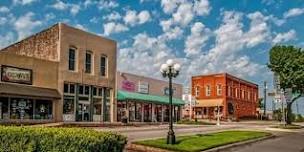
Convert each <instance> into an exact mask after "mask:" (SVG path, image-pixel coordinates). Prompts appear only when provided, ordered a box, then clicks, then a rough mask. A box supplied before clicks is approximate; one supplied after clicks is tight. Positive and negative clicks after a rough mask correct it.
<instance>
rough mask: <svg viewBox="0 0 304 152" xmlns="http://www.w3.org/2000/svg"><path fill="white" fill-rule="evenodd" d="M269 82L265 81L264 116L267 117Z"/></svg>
mask: <svg viewBox="0 0 304 152" xmlns="http://www.w3.org/2000/svg"><path fill="white" fill-rule="evenodd" d="M266 101H267V82H266V81H264V118H266V103H267V102H266Z"/></svg>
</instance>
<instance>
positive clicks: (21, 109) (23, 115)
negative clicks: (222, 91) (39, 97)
mask: <svg viewBox="0 0 304 152" xmlns="http://www.w3.org/2000/svg"><path fill="white" fill-rule="evenodd" d="M10 111H11V119H33V100H30V99H23V98H12V99H11V106H10Z"/></svg>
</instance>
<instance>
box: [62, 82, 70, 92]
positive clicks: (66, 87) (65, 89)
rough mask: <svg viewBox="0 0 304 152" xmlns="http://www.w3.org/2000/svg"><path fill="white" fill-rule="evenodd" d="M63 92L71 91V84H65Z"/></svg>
mask: <svg viewBox="0 0 304 152" xmlns="http://www.w3.org/2000/svg"><path fill="white" fill-rule="evenodd" d="M63 92H64V93H69V84H66V83H65V84H64V86H63Z"/></svg>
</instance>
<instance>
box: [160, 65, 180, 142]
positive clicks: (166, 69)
mask: <svg viewBox="0 0 304 152" xmlns="http://www.w3.org/2000/svg"><path fill="white" fill-rule="evenodd" d="M180 67H181V66H180V65H179V64H178V63H173V60H171V59H169V60H168V61H167V62H166V64H162V65H161V68H160V72H161V73H162V75H163V77H164V78H165V77H168V78H169V104H170V106H169V131H168V135H167V144H175V134H174V131H173V118H172V108H173V106H172V95H173V90H172V78H175V77H177V76H178V74H179V70H180Z"/></svg>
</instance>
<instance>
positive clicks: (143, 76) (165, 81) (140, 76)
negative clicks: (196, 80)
mask: <svg viewBox="0 0 304 152" xmlns="http://www.w3.org/2000/svg"><path fill="white" fill-rule="evenodd" d="M116 73H125V74H129V75H133V76H137V77H142V78H147V79H152V80H156V81H161V82H166V81H164V80H160V79H156V78H151V77H147V76H143V75H137V74H133V73H128V72H122V71H118V70H117V72H116ZM172 84H175V85H181V86H182V87H183V88H184V86H183V84H180V83H174V82H172Z"/></svg>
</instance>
